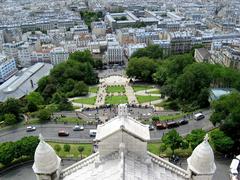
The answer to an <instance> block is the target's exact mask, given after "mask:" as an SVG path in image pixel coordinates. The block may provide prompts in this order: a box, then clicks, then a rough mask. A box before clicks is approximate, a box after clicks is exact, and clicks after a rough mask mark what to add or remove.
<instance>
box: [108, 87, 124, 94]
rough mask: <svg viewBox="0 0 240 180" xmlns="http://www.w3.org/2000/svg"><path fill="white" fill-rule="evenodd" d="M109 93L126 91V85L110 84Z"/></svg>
mask: <svg viewBox="0 0 240 180" xmlns="http://www.w3.org/2000/svg"><path fill="white" fill-rule="evenodd" d="M107 93H125V87H124V86H108V87H107Z"/></svg>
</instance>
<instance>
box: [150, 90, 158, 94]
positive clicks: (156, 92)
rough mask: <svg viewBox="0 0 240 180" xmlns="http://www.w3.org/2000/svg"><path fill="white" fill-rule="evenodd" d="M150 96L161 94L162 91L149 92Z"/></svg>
mask: <svg viewBox="0 0 240 180" xmlns="http://www.w3.org/2000/svg"><path fill="white" fill-rule="evenodd" d="M149 94H161V93H160V90H159V89H158V90H155V91H151V92H149Z"/></svg>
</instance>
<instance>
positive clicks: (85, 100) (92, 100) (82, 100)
mask: <svg viewBox="0 0 240 180" xmlns="http://www.w3.org/2000/svg"><path fill="white" fill-rule="evenodd" d="M73 102H75V103H81V104H90V105H94V104H95V102H96V96H94V97H88V98H86V97H85V98H78V99H74V100H73Z"/></svg>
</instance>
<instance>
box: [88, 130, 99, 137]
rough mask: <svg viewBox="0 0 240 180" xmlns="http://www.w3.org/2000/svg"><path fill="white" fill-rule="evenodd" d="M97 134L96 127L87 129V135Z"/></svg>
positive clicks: (93, 135)
mask: <svg viewBox="0 0 240 180" xmlns="http://www.w3.org/2000/svg"><path fill="white" fill-rule="evenodd" d="M96 134H97V130H96V129H90V130H89V136H90V137H95V136H96Z"/></svg>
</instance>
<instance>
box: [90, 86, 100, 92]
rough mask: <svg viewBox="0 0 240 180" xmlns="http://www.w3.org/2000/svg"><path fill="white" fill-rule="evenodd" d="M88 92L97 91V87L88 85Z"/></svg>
mask: <svg viewBox="0 0 240 180" xmlns="http://www.w3.org/2000/svg"><path fill="white" fill-rule="evenodd" d="M89 92H91V93H97V92H98V87H97V86H90V87H89Z"/></svg>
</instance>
